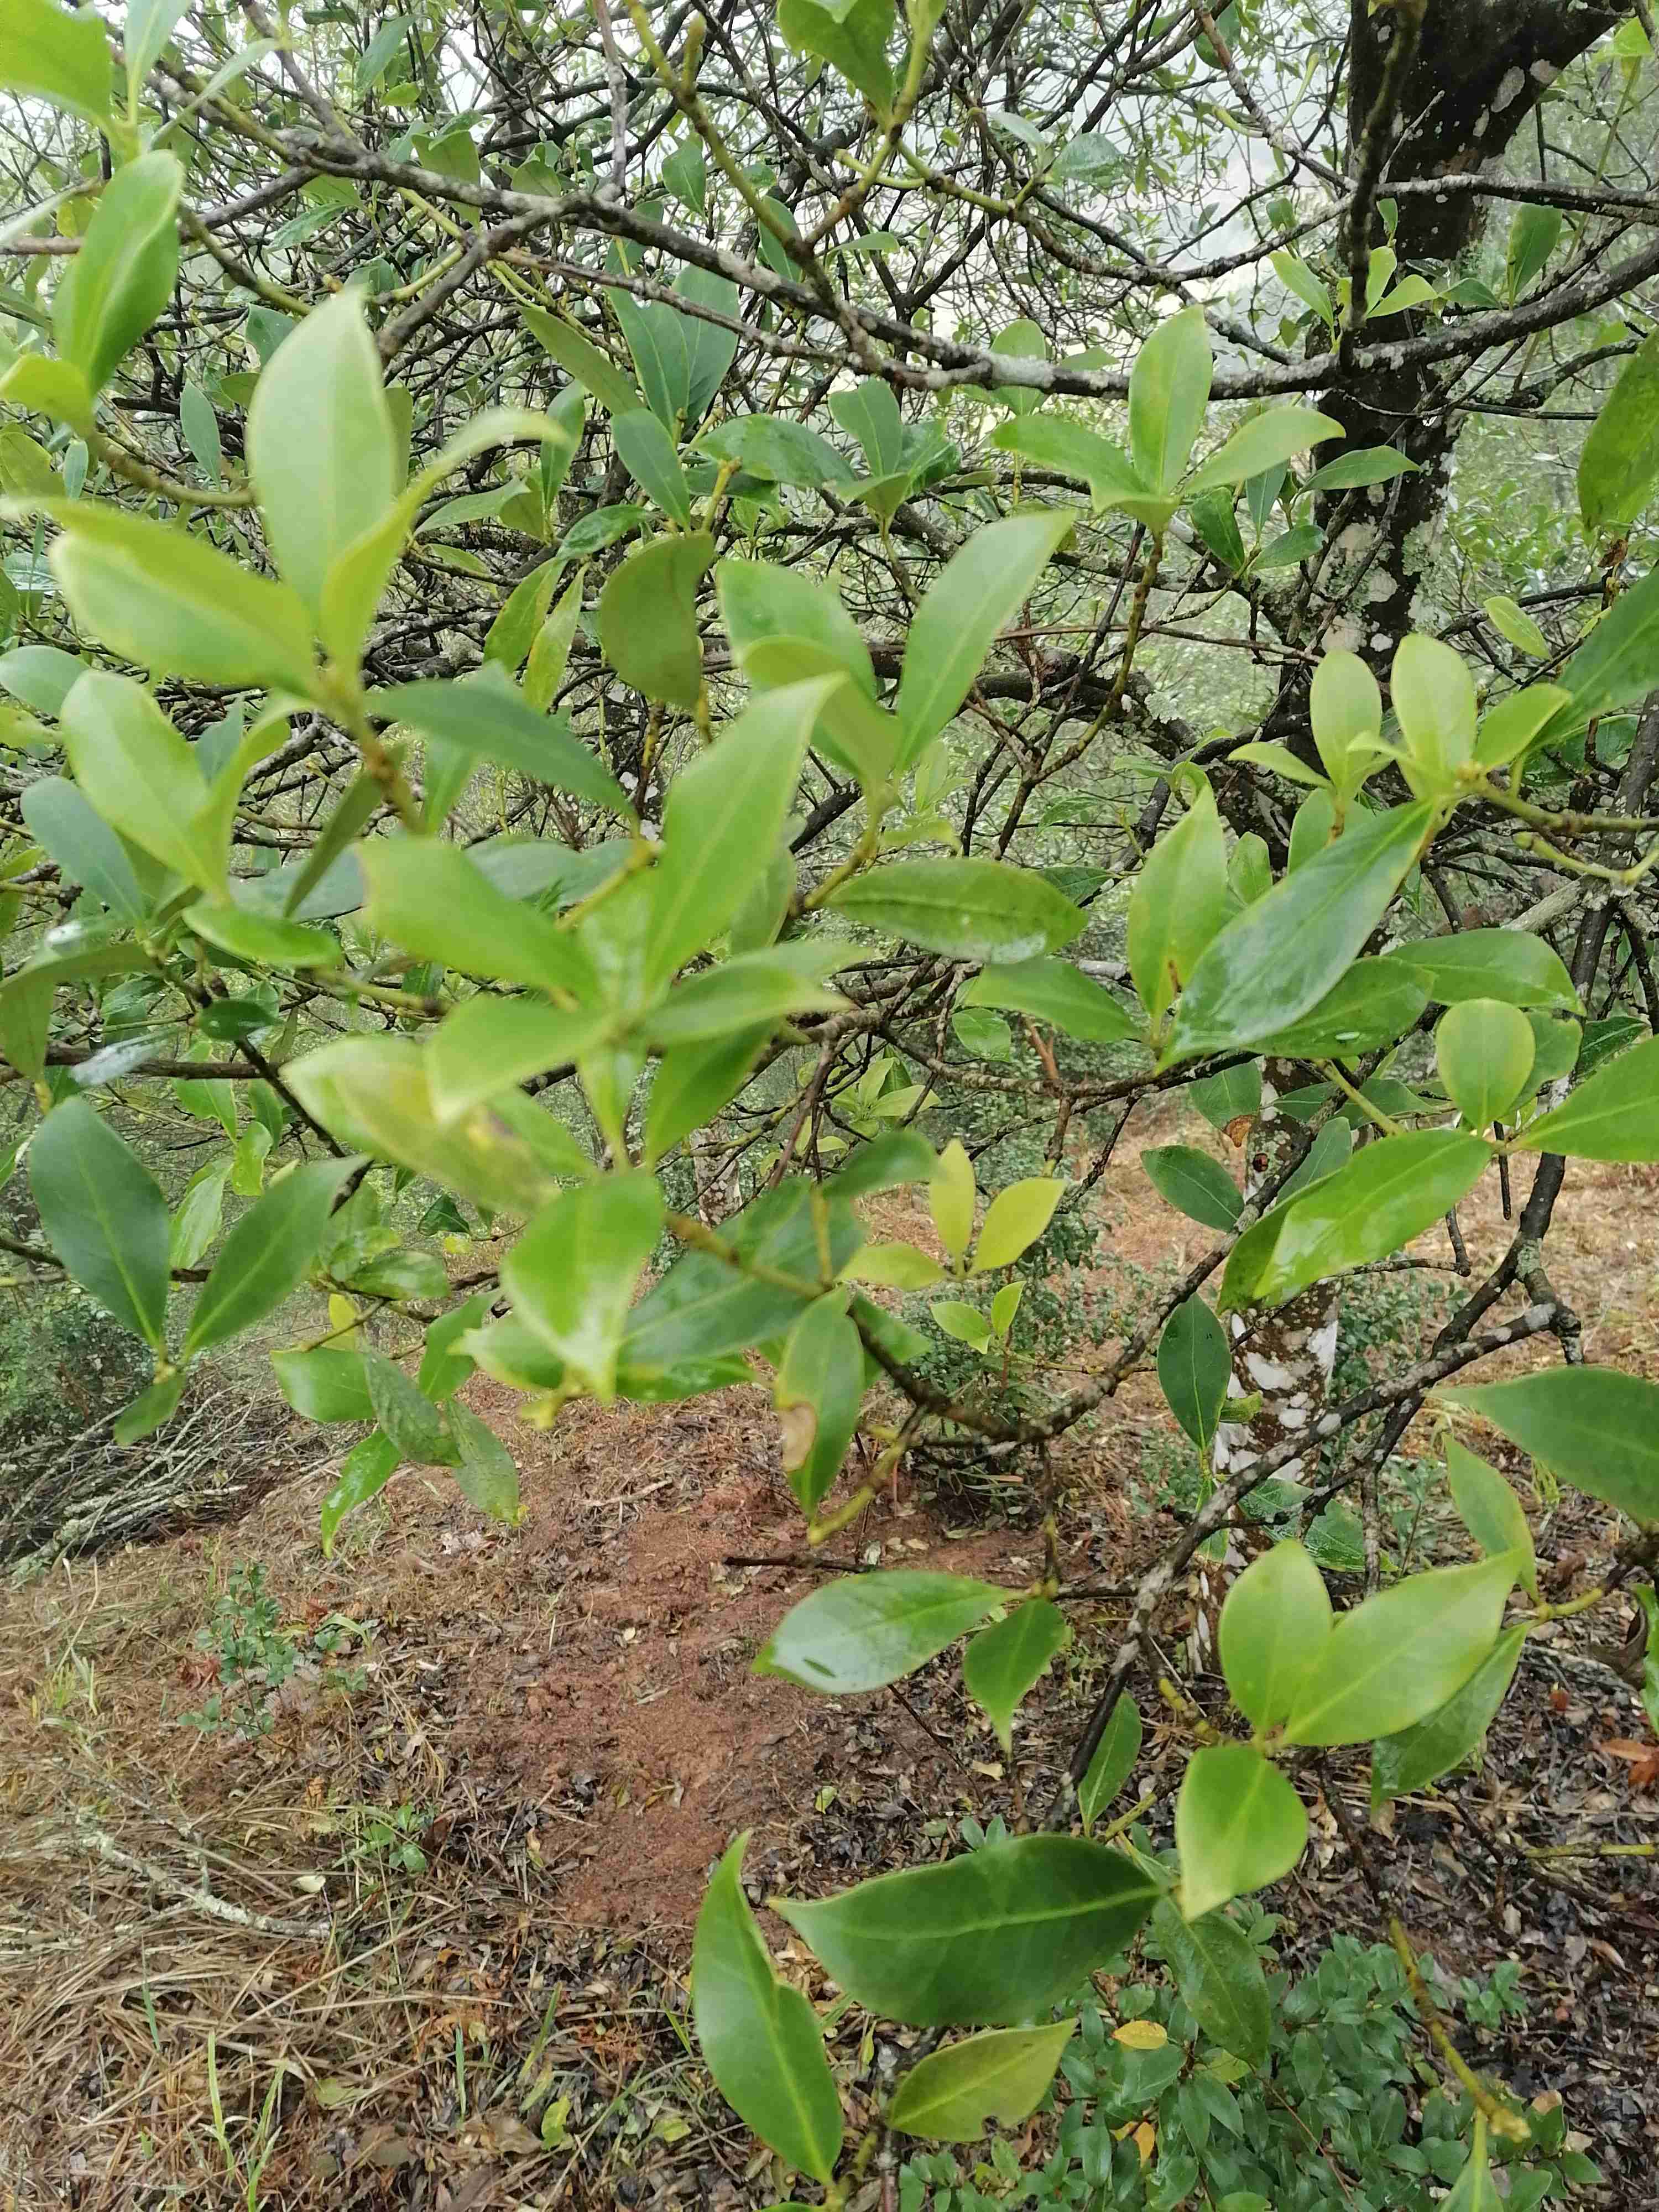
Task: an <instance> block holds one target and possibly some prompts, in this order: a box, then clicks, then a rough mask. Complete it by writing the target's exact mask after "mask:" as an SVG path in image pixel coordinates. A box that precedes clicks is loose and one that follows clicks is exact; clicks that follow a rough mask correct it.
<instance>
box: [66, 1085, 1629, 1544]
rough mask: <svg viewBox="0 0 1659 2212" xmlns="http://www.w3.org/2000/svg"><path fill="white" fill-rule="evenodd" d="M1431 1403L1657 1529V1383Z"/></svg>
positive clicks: (1575, 1380) (1462, 1394)
mask: <svg viewBox="0 0 1659 2212" xmlns="http://www.w3.org/2000/svg"><path fill="white" fill-rule="evenodd" d="M60 1110H61V1109H60ZM1435 1395H1436V1396H1437V1398H1438V1399H1440V1400H1442V1401H1443V1402H1444V1403H1445V1404H1447V1405H1450V1406H1465V1407H1468V1409H1469V1411H1470V1412H1471V1413H1479V1414H1480V1416H1481V1418H1482V1419H1484V1420H1488V1421H1490V1422H1491V1423H1492V1426H1493V1427H1494V1428H1495V1429H1496V1430H1498V1432H1499V1433H1500V1434H1501V1435H1503V1436H1506V1437H1508V1438H1509V1439H1510V1443H1516V1444H1519V1445H1520V1447H1521V1449H1522V1451H1527V1452H1530V1453H1531V1454H1532V1455H1533V1457H1534V1459H1535V1460H1538V1461H1539V1462H1541V1464H1542V1465H1544V1466H1545V1467H1547V1468H1550V1469H1551V1470H1552V1471H1553V1473H1554V1474H1558V1475H1559V1476H1561V1477H1562V1479H1563V1480H1565V1481H1567V1482H1571V1484H1573V1485H1574V1486H1575V1487H1576V1488H1577V1489H1579V1490H1585V1491H1588V1492H1589V1494H1590V1496H1591V1497H1592V1498H1603V1499H1605V1500H1606V1502H1607V1504H1609V1505H1616V1506H1617V1507H1618V1508H1619V1510H1620V1512H1622V1513H1628V1514H1629V1515H1630V1516H1631V1518H1632V1520H1634V1521H1659V1383H1650V1382H1648V1381H1647V1380H1646V1379H1645V1378H1644V1377H1643V1376H1639V1375H1626V1374H1625V1373H1623V1372H1622V1371H1621V1370H1619V1369H1618V1368H1614V1367H1550V1368H1546V1369H1544V1370H1542V1371H1541V1373H1539V1374H1536V1375H1520V1376H1516V1377H1515V1378H1514V1380H1513V1381H1511V1382H1508V1383H1466V1384H1464V1385H1462V1386H1461V1387H1459V1388H1457V1389H1440V1390H1438V1391H1437V1392H1436V1394H1435Z"/></svg>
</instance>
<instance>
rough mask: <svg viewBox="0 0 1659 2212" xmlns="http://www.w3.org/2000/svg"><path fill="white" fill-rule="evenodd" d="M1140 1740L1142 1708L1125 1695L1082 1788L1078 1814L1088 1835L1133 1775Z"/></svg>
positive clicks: (1113, 1716)
mask: <svg viewBox="0 0 1659 2212" xmlns="http://www.w3.org/2000/svg"><path fill="white" fill-rule="evenodd" d="M1140 1741H1141V1726H1140V1709H1139V1706H1138V1705H1136V1704H1135V1701H1134V1699H1133V1698H1132V1697H1130V1696H1128V1695H1127V1692H1121V1693H1120V1694H1119V1697H1118V1700H1117V1703H1116V1704H1115V1705H1114V1706H1113V1708H1112V1717H1111V1718H1110V1720H1109V1721H1108V1722H1107V1723H1106V1727H1105V1729H1104V1731H1103V1734H1102V1735H1101V1739H1100V1741H1099V1742H1098V1743H1097V1745H1096V1746H1095V1755H1094V1757H1093V1758H1092V1759H1091V1760H1090V1761H1089V1771H1088V1772H1087V1773H1086V1774H1085V1776H1084V1778H1083V1780H1082V1782H1081V1783H1080V1784H1079V1786H1078V1793H1077V1802H1078V1811H1079V1814H1081V1815H1082V1820H1083V1832H1084V1834H1085V1836H1086V1835H1087V1834H1088V1833H1089V1832H1090V1831H1091V1829H1092V1828H1093V1826H1094V1824H1095V1822H1096V1821H1097V1820H1098V1819H1099V1818H1100V1816H1101V1814H1103V1812H1104V1811H1105V1809H1106V1808H1107V1807H1108V1806H1109V1804H1110V1803H1111V1802H1112V1800H1113V1798H1114V1797H1115V1796H1116V1795H1117V1793H1118V1791H1119V1790H1121V1789H1122V1787H1123V1785H1124V1784H1125V1783H1126V1782H1127V1780H1128V1778H1129V1777H1130V1776H1131V1774H1133V1771H1134V1765H1135V1761H1136V1759H1139V1756H1140Z"/></svg>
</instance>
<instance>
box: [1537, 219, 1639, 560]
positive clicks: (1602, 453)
mask: <svg viewBox="0 0 1659 2212" xmlns="http://www.w3.org/2000/svg"><path fill="white" fill-rule="evenodd" d="M1550 212H1551V213H1552V214H1554V213H1556V212H1557V211H1556V210H1553V209H1552V210H1550ZM1656 486H1659V336H1655V337H1650V338H1648V340H1647V341H1646V342H1645V343H1644V344H1643V345H1641V346H1640V347H1638V349H1637V350H1636V352H1635V353H1633V354H1632V356H1631V357H1630V359H1629V360H1628V361H1627V362H1626V363H1625V365H1624V367H1623V368H1622V369H1621V370H1620V373H1619V380H1618V381H1617V383H1615V384H1614V386H1613V390H1612V391H1611V392H1609V393H1608V394H1607V398H1606V399H1605V400H1604V401H1603V402H1602V404H1601V412H1600V413H1599V414H1598V415H1597V416H1596V418H1595V422H1593V423H1591V425H1590V432H1589V437H1587V438H1586V439H1585V441H1584V443H1583V450H1582V451H1581V452H1580V453H1579V456H1578V512H1579V515H1580V517H1581V519H1582V520H1583V525H1584V535H1585V536H1586V537H1587V538H1589V539H1591V540H1592V541H1594V540H1595V539H1596V538H1616V537H1618V536H1620V533H1621V532H1624V531H1626V530H1627V529H1628V528H1629V527H1630V526H1631V524H1632V523H1633V522H1634V521H1635V520H1637V518H1638V515H1640V514H1641V513H1643V511H1644V508H1645V507H1647V505H1648V503H1649V501H1650V500H1651V499H1652V497H1653V495H1654V490H1655V488H1656Z"/></svg>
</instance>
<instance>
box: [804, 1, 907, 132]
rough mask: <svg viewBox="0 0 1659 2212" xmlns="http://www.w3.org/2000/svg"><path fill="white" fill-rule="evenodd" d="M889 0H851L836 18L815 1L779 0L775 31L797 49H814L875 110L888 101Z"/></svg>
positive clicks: (884, 109) (890, 97)
mask: <svg viewBox="0 0 1659 2212" xmlns="http://www.w3.org/2000/svg"><path fill="white" fill-rule="evenodd" d="M894 12H895V11H894V6H893V0H853V4H852V6H851V7H849V8H848V9H846V10H845V11H844V12H843V13H842V15H841V17H840V20H839V21H838V20H837V19H836V15H833V14H832V13H831V12H830V11H829V9H825V8H821V7H819V6H818V5H817V0H778V30H779V33H780V34H781V37H782V40H783V42H784V44H785V45H786V46H789V47H792V48H793V51H794V52H796V53H799V54H815V55H817V58H819V59H820V60H822V61H826V62H828V63H829V65H830V67H831V68H832V69H834V70H839V71H840V73H841V75H842V76H844V77H845V78H846V79H847V82H848V83H849V84H854V85H856V86H857V87H858V88H859V90H860V92H861V93H863V94H865V96H866V98H867V99H868V100H869V102H870V104H871V106H872V107H873V108H874V109H875V110H876V112H877V113H878V115H880V114H885V112H887V110H888V109H889V108H890V106H892V104H893V94H894V84H893V70H892V65H891V64H890V62H889V61H888V58H887V43H888V40H890V38H891V36H892V33H893V17H894Z"/></svg>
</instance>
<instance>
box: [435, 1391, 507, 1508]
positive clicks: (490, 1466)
mask: <svg viewBox="0 0 1659 2212" xmlns="http://www.w3.org/2000/svg"><path fill="white" fill-rule="evenodd" d="M449 1425H450V1430H451V1432H452V1434H453V1437H454V1439H455V1445H456V1449H457V1450H458V1451H459V1454H460V1457H459V1460H458V1461H457V1462H456V1465H455V1480H456V1483H457V1484H458V1486H459V1488H460V1490H461V1492H462V1494H463V1496H464V1497H465V1498H467V1499H468V1500H469V1502H470V1503H471V1504H474V1505H476V1506H477V1509H478V1510H479V1512H480V1513H483V1514H485V1515H487V1516H489V1519H490V1520H492V1521H502V1522H506V1523H507V1526H508V1527H509V1528H513V1527H515V1526H516V1525H517V1523H518V1521H519V1519H520V1506H519V1470H518V1468H516V1467H515V1466H514V1465H513V1455H512V1453H511V1452H510V1451H508V1449H507V1446H506V1445H505V1444H504V1443H502V1442H501V1438H500V1437H498V1436H497V1435H496V1434H495V1431H494V1429H492V1428H491V1427H490V1425H489V1423H488V1422H487V1421H483V1420H480V1419H479V1418H478V1416H477V1414H476V1413H474V1412H473V1411H472V1408H471V1407H470V1406H468V1405H465V1404H464V1403H463V1402H462V1401H461V1400H460V1399H459V1398H457V1399H455V1400H453V1401H452V1403H451V1405H450V1408H449Z"/></svg>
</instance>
